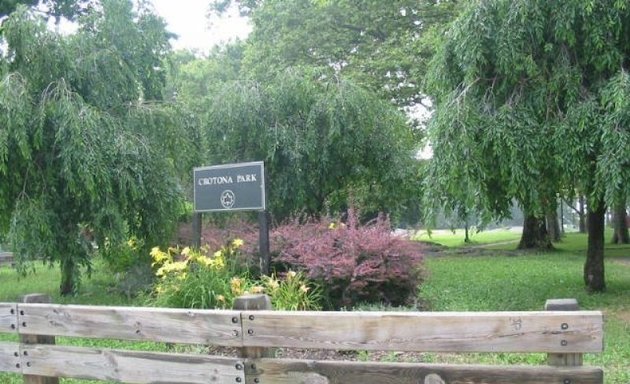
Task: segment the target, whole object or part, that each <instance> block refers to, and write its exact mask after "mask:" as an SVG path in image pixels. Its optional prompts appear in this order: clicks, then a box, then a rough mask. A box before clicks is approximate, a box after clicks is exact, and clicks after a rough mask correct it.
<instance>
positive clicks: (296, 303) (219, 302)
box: [150, 239, 321, 310]
mask: <svg viewBox="0 0 630 384" xmlns="http://www.w3.org/2000/svg"><path fill="white" fill-rule="evenodd" d="M243 247H244V243H243V241H242V240H240V239H235V240H232V241H229V242H228V243H227V244H226V245H224V246H222V247H221V248H220V249H219V250H218V251H216V252H214V253H210V251H209V250H210V248H209V247H204V248H203V249H202V250H201V251H194V250H191V249H190V248H188V247H186V248H184V249H182V250H180V249H179V248H169V249H168V250H166V251H162V250H160V249H159V248H158V247H155V248H153V250H152V251H151V257H152V258H153V260H154V261H153V267H154V268H155V275H156V277H157V283H156V284H155V287H154V290H153V296H152V298H151V299H150V304H152V305H157V306H166V307H176V308H232V305H233V303H234V299H235V298H236V297H238V296H241V295H245V294H249V293H266V294H268V295H269V296H270V297H271V302H272V304H273V306H274V308H276V309H283V310H308V309H320V308H321V305H320V299H321V296H320V290H319V288H317V287H316V286H313V285H312V284H310V283H309V282H308V281H307V280H306V278H305V277H304V275H302V274H300V273H296V272H293V271H289V272H288V273H286V274H285V276H284V277H283V278H279V277H277V275H272V276H263V277H262V279H261V280H260V281H257V280H254V279H252V278H251V276H250V275H249V273H248V271H247V269H244V268H243V267H242V265H243V264H242V257H241V252H240V250H241V249H242V248H243Z"/></svg>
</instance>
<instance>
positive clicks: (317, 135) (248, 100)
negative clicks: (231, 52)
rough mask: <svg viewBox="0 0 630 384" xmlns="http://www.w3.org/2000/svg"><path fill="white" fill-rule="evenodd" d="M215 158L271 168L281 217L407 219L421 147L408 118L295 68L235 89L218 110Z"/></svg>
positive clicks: (274, 208) (221, 96)
mask: <svg viewBox="0 0 630 384" xmlns="http://www.w3.org/2000/svg"><path fill="white" fill-rule="evenodd" d="M207 121H208V124H207V126H208V135H209V136H208V140H209V146H210V148H211V151H210V154H209V159H211V162H214V163H221V162H238V161H252V160H264V161H265V167H266V174H267V178H268V188H269V193H268V199H269V204H270V210H271V212H272V213H273V214H274V216H275V217H277V218H280V219H281V218H284V217H288V216H290V215H291V214H295V213H299V212H304V213H308V214H312V215H319V214H321V213H325V212H340V211H342V210H344V209H345V208H346V207H347V204H348V201H349V200H351V199H354V201H355V203H356V204H358V205H359V206H361V207H362V209H363V210H364V211H366V212H370V213H375V212H378V211H387V212H400V211H401V210H402V209H403V208H404V207H405V204H406V203H407V201H405V196H410V195H411V194H412V192H410V191H409V190H410V189H411V190H412V189H413V187H412V185H413V183H414V180H412V175H413V172H414V169H415V167H416V166H417V165H416V162H415V160H414V159H413V154H414V148H415V144H414V141H413V138H412V130H411V128H410V127H409V125H408V124H407V123H406V120H405V117H404V115H402V114H401V113H400V112H398V111H397V110H396V109H395V108H393V107H392V106H391V105H390V104H389V103H387V102H384V101H382V100H380V99H379V98H377V97H375V96H374V95H373V94H371V93H370V92H368V91H367V90H365V89H363V88H361V87H359V86H357V85H356V84H354V83H353V82H351V81H347V80H341V79H338V78H330V79H323V78H321V77H319V76H318V74H317V73H313V72H312V71H311V70H298V69H294V70H288V71H286V72H285V74H284V76H278V77H277V78H276V79H275V81H272V82H267V83H258V82H253V81H236V82H230V83H226V85H225V86H224V88H223V89H221V91H220V92H219V93H217V94H216V95H215V96H214V98H213V100H212V102H211V104H210V107H209V109H208V120H207Z"/></svg>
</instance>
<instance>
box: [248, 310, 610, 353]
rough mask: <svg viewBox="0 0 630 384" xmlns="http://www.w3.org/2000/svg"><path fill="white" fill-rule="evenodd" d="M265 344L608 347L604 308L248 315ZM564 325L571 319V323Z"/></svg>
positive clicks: (257, 342)
mask: <svg viewBox="0 0 630 384" xmlns="http://www.w3.org/2000/svg"><path fill="white" fill-rule="evenodd" d="M242 319H243V343H244V344H245V345H249V346H260V347H289V348H319V349H336V350H356V349H358V350H382V351H421V352H547V353H573V352H601V351H602V348H603V345H602V343H603V335H602V334H603V331H602V324H603V318H602V314H601V312H595V311H580V312H544V311H540V312H470V313H465V312H431V313H429V312H427V313H417V312H416V313H402V312H273V311H258V312H244V313H243V316H242ZM562 324H566V326H563V325H562Z"/></svg>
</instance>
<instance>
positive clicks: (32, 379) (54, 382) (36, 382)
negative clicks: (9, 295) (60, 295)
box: [18, 293, 59, 384]
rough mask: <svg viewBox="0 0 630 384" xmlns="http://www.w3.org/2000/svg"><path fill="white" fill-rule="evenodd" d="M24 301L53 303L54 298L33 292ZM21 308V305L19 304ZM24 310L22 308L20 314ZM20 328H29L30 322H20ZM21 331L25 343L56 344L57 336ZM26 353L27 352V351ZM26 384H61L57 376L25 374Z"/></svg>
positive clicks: (22, 300) (21, 340)
mask: <svg viewBox="0 0 630 384" xmlns="http://www.w3.org/2000/svg"><path fill="white" fill-rule="evenodd" d="M21 302H22V303H52V298H51V297H50V296H48V295H43V294H39V293H33V294H30V295H24V296H22V298H21ZM18 310H19V305H18ZM22 314H23V312H22V310H20V315H22ZM20 328H24V329H26V330H28V324H26V325H24V324H20ZM24 329H22V330H21V331H20V342H21V343H23V344H55V336H42V335H29V334H24V332H25V330H24ZM25 353H26V352H25ZM24 384H59V379H58V378H57V377H47V376H35V375H24Z"/></svg>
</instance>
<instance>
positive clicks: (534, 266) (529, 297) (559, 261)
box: [419, 234, 630, 384]
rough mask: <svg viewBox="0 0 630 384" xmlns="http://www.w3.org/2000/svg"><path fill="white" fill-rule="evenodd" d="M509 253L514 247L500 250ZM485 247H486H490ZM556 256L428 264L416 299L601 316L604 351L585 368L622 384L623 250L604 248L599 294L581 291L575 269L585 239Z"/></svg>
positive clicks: (629, 301) (625, 320)
mask: <svg viewBox="0 0 630 384" xmlns="http://www.w3.org/2000/svg"><path fill="white" fill-rule="evenodd" d="M499 247H500V248H501V249H510V250H514V248H515V244H511V245H510V244H501V245H500V246H499ZM490 248H492V247H490ZM556 248H557V251H554V252H548V253H522V254H517V255H516V256H514V253H513V252H512V253H510V256H505V254H503V255H502V254H501V250H498V251H497V254H496V255H495V256H487V255H484V256H465V255H450V256H445V257H437V258H428V259H427V260H426V266H427V271H428V276H427V280H426V282H425V284H424V285H423V286H422V287H421V288H420V293H419V296H420V298H421V299H422V301H423V302H424V303H426V305H428V306H429V307H430V309H431V310H435V311H496V310H499V311H503V310H540V309H542V308H543V306H544V303H545V300H547V299H551V298H576V299H577V300H578V302H579V303H580V306H581V307H582V308H584V309H590V310H601V311H603V312H604V313H605V328H604V332H605V351H604V353H603V354H591V355H586V357H585V364H589V365H597V366H602V367H604V370H605V382H606V383H607V384H628V383H630V246H628V245H624V246H612V245H608V246H607V247H606V254H607V258H606V281H607V285H608V289H607V291H606V292H605V293H602V294H588V293H587V292H586V291H585V290H584V282H583V280H582V268H583V263H584V254H585V248H586V236H585V235H581V234H570V235H567V237H565V238H564V239H563V241H562V242H561V243H558V244H556ZM428 359H429V360H431V361H435V362H440V363H444V362H450V363H453V362H466V363H470V362H479V363H491V364H500V363H503V364H514V363H525V364H527V363H534V364H544V359H545V356H544V355H542V354H540V355H531V354H485V355H484V354H468V355H450V354H449V355H443V354H431V355H429V356H428Z"/></svg>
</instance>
